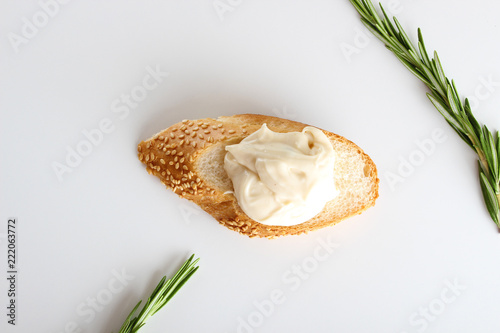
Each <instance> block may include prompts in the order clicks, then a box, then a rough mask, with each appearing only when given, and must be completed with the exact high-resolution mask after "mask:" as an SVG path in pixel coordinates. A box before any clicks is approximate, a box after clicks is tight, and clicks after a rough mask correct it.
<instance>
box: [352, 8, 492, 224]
mask: <svg viewBox="0 0 500 333" xmlns="http://www.w3.org/2000/svg"><path fill="white" fill-rule="evenodd" d="M349 1H350V2H351V3H352V5H353V6H354V7H355V8H356V10H357V11H358V13H359V14H360V15H361V21H362V22H363V23H364V25H365V26H366V27H367V28H368V29H369V30H370V31H371V32H372V33H373V34H374V35H375V36H376V37H377V38H378V39H380V40H381V41H382V42H383V43H384V44H385V46H386V47H387V48H388V49H389V50H390V51H391V52H392V53H394V55H396V57H397V58H398V59H399V60H400V61H401V62H402V63H403V65H405V66H406V68H408V69H409V70H410V71H411V72H412V73H413V74H415V76H416V77H418V78H419V79H420V80H421V81H422V82H423V83H425V85H426V86H427V87H428V88H429V89H430V93H427V96H428V97H429V99H430V101H431V102H432V104H434V106H435V107H436V109H437V110H438V111H439V112H440V113H441V115H443V117H444V118H445V119H446V121H447V122H448V124H450V126H451V127H452V128H453V129H454V130H455V132H457V134H458V135H459V136H460V137H461V138H462V139H463V140H464V141H465V142H466V143H467V144H468V145H469V146H470V147H471V148H472V149H473V150H474V151H475V152H476V153H477V155H478V157H479V179H480V183H481V190H482V192H483V197H484V201H485V203H486V207H487V208H488V212H489V213H490V215H491V218H492V219H493V221H494V222H495V223H496V224H497V226H498V228H500V133H499V132H498V131H496V134H492V133H491V132H490V130H489V129H488V128H487V127H486V126H485V125H483V126H481V125H480V124H479V122H478V121H477V120H476V119H475V118H474V115H473V114H472V111H471V107H470V104H469V101H468V99H467V98H466V99H465V101H464V103H462V101H461V98H460V95H459V94H458V92H457V88H456V87H455V82H454V81H453V80H451V82H450V80H449V79H448V78H447V77H446V75H445V74H444V70H443V67H442V66H441V62H440V61H439V57H438V55H437V52H435V51H434V57H433V58H432V59H430V58H429V56H428V54H427V50H426V48H425V44H424V39H423V37H422V32H421V30H420V28H419V29H418V46H417V47H416V46H414V45H413V43H412V42H411V41H410V38H409V37H408V35H407V34H406V32H405V31H404V29H403V28H402V26H401V24H400V23H399V21H398V20H397V19H396V18H395V17H394V18H393V20H394V24H393V23H392V22H391V20H390V19H389V17H388V16H387V13H386V11H385V10H384V8H383V7H382V5H381V4H379V5H380V9H381V11H382V16H380V15H379V14H378V13H377V11H376V9H375V7H374V6H373V4H372V2H371V1H370V0H349Z"/></svg>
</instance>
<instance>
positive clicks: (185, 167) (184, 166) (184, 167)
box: [182, 165, 189, 180]
mask: <svg viewBox="0 0 500 333" xmlns="http://www.w3.org/2000/svg"><path fill="white" fill-rule="evenodd" d="M182 168H183V169H184V170H189V169H188V167H187V165H183V166H182ZM186 180H187V179H186Z"/></svg>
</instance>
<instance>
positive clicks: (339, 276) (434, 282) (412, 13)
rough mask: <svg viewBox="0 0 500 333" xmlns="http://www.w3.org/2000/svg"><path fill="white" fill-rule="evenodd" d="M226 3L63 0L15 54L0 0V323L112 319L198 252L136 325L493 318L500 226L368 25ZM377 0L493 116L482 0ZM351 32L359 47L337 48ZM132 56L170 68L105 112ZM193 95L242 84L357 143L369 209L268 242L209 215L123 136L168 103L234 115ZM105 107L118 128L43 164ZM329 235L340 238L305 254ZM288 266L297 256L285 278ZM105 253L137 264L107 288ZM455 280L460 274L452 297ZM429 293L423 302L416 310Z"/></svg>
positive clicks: (451, 140)
mask: <svg viewBox="0 0 500 333" xmlns="http://www.w3.org/2000/svg"><path fill="white" fill-rule="evenodd" d="M224 2H225V1H224ZM227 2H229V1H227ZM231 3H233V4H234V6H233V7H232V8H233V10H232V11H228V12H227V13H225V14H224V15H223V18H224V19H223V20H221V19H220V17H219V16H218V14H217V11H216V10H215V9H214V7H213V1H212V0H206V1H182V2H181V1H105V2H104V3H103V2H96V1H90V2H89V1H76V0H75V1H71V2H69V3H68V4H65V5H61V6H60V8H59V11H58V12H57V13H56V14H55V15H54V16H53V17H51V18H50V19H49V20H48V22H47V24H46V25H45V26H44V27H43V28H40V29H39V31H38V33H37V34H36V35H34V36H33V37H32V38H31V39H29V40H28V42H27V43H26V44H22V45H20V46H19V50H18V51H19V52H17V53H16V52H15V51H14V48H13V47H12V45H11V43H10V42H9V39H8V36H9V33H10V32H12V33H16V34H18V35H20V34H21V33H22V31H21V30H22V28H23V24H24V23H23V17H26V18H27V19H28V20H32V17H33V15H36V14H37V13H38V12H40V10H41V9H40V5H39V4H38V2H37V1H23V2H12V1H11V2H7V1H3V2H2V4H1V9H0V18H1V19H0V22H1V23H0V24H1V26H0V29H1V31H0V33H1V35H2V38H1V39H0V50H1V51H0V56H1V61H0V94H1V95H0V100H1V104H0V108H1V119H0V126H1V127H0V130H1V138H2V143H1V145H0V149H1V150H0V153H1V156H2V161H1V169H0V184H1V187H0V189H1V190H0V194H1V197H0V211H1V216H0V218H1V220H2V227H1V228H2V229H1V230H0V233H2V234H3V233H5V229H6V227H5V224H6V221H7V218H8V217H17V218H18V220H19V223H20V226H19V229H18V239H19V242H18V246H19V255H18V260H19V285H18V291H19V297H18V318H17V320H18V325H17V326H15V327H12V326H11V325H8V324H7V323H6V316H5V312H6V310H5V308H4V307H3V306H2V308H4V310H1V311H0V312H1V313H0V315H1V316H0V318H2V320H1V323H0V331H1V332H57V333H60V332H70V331H71V330H70V329H69V328H71V325H72V324H71V323H72V322H74V323H76V325H77V329H75V330H74V331H75V332H78V331H80V332H111V331H112V330H113V331H114V332H117V331H118V329H119V326H120V325H121V323H122V322H123V320H124V319H125V317H126V315H127V314H128V312H129V311H130V309H131V308H132V307H133V306H134V305H135V303H136V302H137V301H138V300H139V299H145V298H146V297H147V295H149V293H150V292H151V290H152V288H153V287H154V285H155V284H156V282H157V281H158V280H159V278H160V277H161V276H162V275H163V274H167V275H171V274H172V273H173V272H174V271H175V270H176V269H177V268H178V267H179V265H180V263H181V262H182V261H184V260H185V259H186V258H187V257H188V255H189V254H190V253H193V252H194V253H196V255H197V256H199V257H201V261H200V270H199V271H198V273H197V274H196V275H195V276H194V277H193V279H192V280H191V281H190V282H189V283H188V284H187V285H186V286H185V288H184V289H183V290H182V291H181V292H180V293H179V294H178V295H176V297H175V298H174V299H173V300H172V301H171V303H170V304H168V305H167V306H166V308H165V309H163V310H162V311H161V312H159V313H158V314H157V315H155V316H154V317H153V318H152V319H151V320H150V321H149V322H148V324H147V325H146V326H145V327H144V329H143V330H142V331H143V332H144V333H147V332H238V325H239V319H238V318H243V320H245V321H246V322H247V323H248V320H249V317H250V322H251V323H253V324H254V326H255V327H250V329H248V327H247V328H246V329H240V332H397V333H402V332H407V333H411V332H424V331H425V332H498V331H499V330H500V322H499V321H498V310H499V309H500V284H499V277H500V255H499V253H500V236H499V233H498V231H497V229H496V227H495V225H494V223H493V222H492V221H491V220H490V218H489V216H488V214H487V211H486V209H485V207H484V204H483V201H482V198H481V195H480V188H479V184H478V181H477V175H476V173H477V166H476V160H475V156H474V154H473V153H472V152H471V151H469V148H468V147H467V146H466V145H465V144H464V143H463V142H461V140H460V139H459V138H458V137H457V136H456V135H455V134H454V132H452V130H451V129H450V128H449V127H448V125H447V124H446V123H445V121H444V120H443V119H442V118H441V116H440V115H439V114H438V112H437V111H436V110H435V109H434V108H433V107H432V105H431V104H430V102H429V101H428V100H427V99H426V97H425V91H426V89H425V87H423V86H422V84H420V83H419V82H418V81H417V79H416V78H414V77H413V76H412V75H411V74H410V73H408V72H407V70H406V69H405V68H404V67H403V66H402V65H400V64H399V62H398V61H397V60H396V59H395V58H394V57H393V56H392V55H391V54H390V53H389V52H388V51H386V50H385V49H384V48H383V46H382V45H381V44H380V43H379V42H378V41H377V40H376V39H375V38H374V37H372V36H371V35H369V33H368V32H367V31H366V30H365V29H364V28H363V27H362V25H361V23H360V22H359V18H358V15H357V13H356V12H355V11H354V9H353V8H352V7H351V5H350V4H349V2H348V1H347V0H345V1H327V0H316V1H284V0H281V1H278V0H276V1H269V0H267V1H231ZM383 3H385V4H387V6H392V7H393V8H396V10H395V11H396V13H397V17H398V18H399V20H400V21H401V22H402V24H403V26H404V27H405V28H406V30H407V31H408V32H409V33H410V34H411V36H412V38H415V34H416V33H415V31H416V28H417V27H418V26H420V27H422V29H423V33H424V37H425V39H426V42H427V46H428V49H430V50H433V49H437V50H438V51H439V54H440V57H441V60H442V62H443V65H444V67H445V70H446V71H447V74H448V76H449V77H453V78H455V80H456V82H457V85H458V87H459V90H460V91H461V93H462V94H464V95H468V96H474V95H476V96H477V100H478V101H479V102H480V103H479V108H478V109H477V110H476V114H477V118H478V119H479V120H480V121H482V122H484V123H486V124H488V126H489V127H490V128H493V129H495V128H496V129H500V116H499V112H500V111H499V110H500V109H499V107H500V86H499V85H498V83H496V86H495V85H493V86H491V87H489V88H490V91H489V90H488V89H487V87H485V86H484V83H482V81H481V80H482V79H481V78H487V77H488V76H490V77H491V78H492V80H493V81H494V82H500V62H499V61H498V59H500V43H499V39H500V27H499V26H498V11H499V10H500V5H499V3H498V2H497V1H493V0H481V1H475V2H474V3H472V2H470V1H454V2H453V3H451V2H450V1H446V0H433V1H430V0H420V1H413V0H400V1H397V0H396V1H384V2H383ZM389 3H390V4H389ZM359 31H361V33H360V32H359ZM360 34H364V35H366V37H363V36H362V35H360ZM346 44H349V45H351V46H352V47H356V52H357V53H354V54H352V55H351V57H350V58H349V59H348V57H346V56H345V55H344V54H343V53H342V51H341V49H342V47H344V48H345V46H346ZM348 60H350V61H348ZM147 67H150V68H152V69H154V68H156V67H158V68H159V69H160V70H161V71H164V72H169V73H170V75H169V77H167V78H165V79H163V82H162V83H161V84H159V85H158V87H157V88H156V89H154V90H152V91H150V92H149V94H148V96H147V98H146V99H145V100H144V101H143V102H141V103H140V104H139V105H138V106H137V107H136V108H135V109H133V110H131V111H130V113H129V114H128V116H127V117H125V118H124V119H120V118H119V115H120V113H114V112H113V111H112V106H111V105H112V103H113V102H114V101H115V100H116V99H119V98H120V96H121V95H122V94H130V92H131V90H132V89H133V88H134V87H136V86H140V85H141V84H142V80H143V78H144V77H145V76H146V75H147V73H148V72H147V70H146V68H147ZM151 82H152V81H151ZM200 96H201V97H200ZM204 96H209V97H210V98H211V99H213V100H219V101H220V100H223V99H224V100H225V99H233V98H236V97H238V98H246V99H248V100H249V104H248V105H250V102H252V103H257V104H259V105H261V109H259V108H257V107H256V108H254V109H250V111H252V110H253V111H258V112H263V113H266V114H270V115H275V114H278V115H282V116H286V117H288V118H292V119H296V120H299V121H302V122H306V123H308V124H312V125H316V126H319V127H322V128H325V129H327V130H330V131H333V132H336V133H339V134H341V135H343V136H345V137H347V138H349V139H350V140H352V141H354V142H356V143H357V144H358V145H359V146H360V147H362V148H363V149H364V150H365V151H366V152H367V153H368V154H369V155H370V156H371V157H372V158H373V160H374V161H375V162H376V164H377V166H378V169H379V175H380V179H381V188H380V198H379V200H378V201H377V204H376V206H375V207H374V208H371V209H370V210H368V211H367V212H365V213H363V214H362V215H360V216H357V217H355V218H352V219H350V220H347V221H344V222H342V223H340V224H339V225H337V226H335V227H332V228H327V229H323V230H321V231H317V232H313V233H311V234H309V235H304V236H299V237H285V238H281V239H277V240H272V241H269V240H265V239H249V238H247V237H244V236H241V235H239V234H237V233H235V232H232V231H230V230H228V229H226V228H224V227H222V226H220V225H219V224H218V223H217V222H215V221H214V220H213V219H212V218H210V217H209V216H207V215H206V214H204V213H203V212H200V211H199V210H198V209H197V207H195V206H193V205H192V204H190V203H189V202H187V201H184V200H181V199H179V198H178V197H177V196H176V195H174V194H173V193H171V192H169V191H167V190H166V189H165V188H164V186H163V185H162V184H161V183H160V182H159V181H158V180H157V179H156V178H155V177H153V176H151V175H148V174H147V173H146V171H145V169H144V167H143V166H142V165H141V164H140V163H139V161H138V159H137V157H136V144H137V143H138V142H139V141H140V140H143V139H145V138H147V137H149V136H151V135H152V134H154V133H156V132H157V131H159V130H161V129H163V128H165V127H167V126H169V125H171V124H173V123H174V122H177V121H179V120H181V119H184V118H192V119H195V118H199V117H216V116H219V115H229V114H232V113H238V112H241V111H248V108H247V109H246V110H245V108H243V107H240V108H236V107H235V108H233V109H228V108H216V107H210V106H209V105H208V104H206V105H205V106H203V104H204V103H205V100H206V97H204ZM200 101H201V102H200ZM200 104H202V106H194V105H200ZM122 115H123V114H122ZM104 118H108V119H110V121H111V122H112V124H113V126H114V131H113V132H111V133H109V134H106V135H105V136H104V138H103V140H102V143H100V144H99V145H98V146H97V147H94V148H93V150H92V153H91V154H89V155H88V156H87V157H85V158H84V159H83V161H82V162H81V164H80V165H79V166H77V167H75V168H74V169H73V170H72V172H71V173H66V174H64V175H63V181H62V182H60V181H58V178H57V177H56V174H55V172H54V171H53V169H52V166H51V165H52V163H53V162H59V163H65V162H64V160H65V157H66V153H67V151H66V149H67V146H69V147H71V148H73V149H75V147H76V146H77V145H78V144H79V143H80V142H82V140H84V139H85V137H84V136H83V134H82V131H83V130H85V129H86V130H91V129H93V128H96V127H97V126H98V124H99V122H101V121H102V120H103V119H104ZM435 129H440V130H442V132H443V135H444V136H446V138H447V139H446V140H444V142H441V143H437V144H436V145H435V149H434V151H433V152H432V153H430V154H429V156H425V160H424V161H423V162H422V163H421V165H419V166H417V167H415V169H414V170H413V172H411V174H409V175H408V176H407V177H404V182H400V183H398V184H396V185H395V186H394V187H393V188H391V186H390V182H389V181H388V179H387V174H388V173H389V172H392V173H394V174H397V173H398V167H399V165H400V163H401V162H400V158H404V159H408V158H409V157H410V156H414V157H415V156H417V155H418V153H417V150H418V146H417V145H416V143H415V141H418V140H420V141H422V140H428V139H431V138H432V133H433V131H434V130H435ZM412 154H413V155H412ZM1 236H5V235H1ZM328 240H330V241H333V242H334V243H335V244H336V246H337V247H336V248H334V249H333V250H332V253H331V254H330V255H326V253H327V252H324V251H323V250H321V249H320V250H321V251H322V252H318V251H320V250H316V249H317V248H318V246H319V244H320V243H321V242H323V243H325V242H328ZM0 242H1V244H0V246H1V250H0V253H1V255H0V258H2V259H1V260H0V262H1V264H0V267H1V271H2V273H1V274H0V275H1V276H4V274H6V273H4V272H5V271H6V240H5V238H0ZM315 254H316V256H317V255H320V256H321V259H322V260H323V259H324V260H323V261H320V262H319V263H318V261H317V259H315V257H314V255H315ZM315 263H317V265H315ZM297 265H298V266H301V265H305V266H306V269H308V270H309V271H311V273H310V274H309V275H308V276H307V277H306V275H300V276H302V278H300V277H299V275H297V273H294V272H293V271H292V269H293V267H294V266H297ZM122 270H124V271H125V272H126V274H127V275H129V276H132V277H134V279H133V280H132V281H129V282H126V285H124V286H122V285H121V284H120V283H119V282H118V280H116V279H115V278H114V275H113V271H114V272H115V273H116V272H120V271H122ZM0 281H1V282H0V295H1V296H0V304H6V302H7V296H6V291H7V283H6V279H4V278H2V279H0ZM454 282H458V284H459V285H460V286H465V288H466V289H465V290H458V291H455V293H453V291H452V290H450V289H449V288H450V287H449V286H448V284H450V283H451V284H453V283H454ZM110 288H111V290H113V291H114V292H111V291H109V290H110ZM118 290H121V291H118ZM280 292H281V293H282V296H281V298H279V300H280V301H282V302H281V304H277V305H275V306H274V309H273V310H272V311H270V309H269V308H268V309H267V310H266V309H264V310H258V307H257V306H256V305H255V302H257V303H261V304H262V302H263V303H264V304H268V302H269V300H270V299H271V298H273V299H274V298H276V295H279V294H280ZM271 294H273V296H272V297H271ZM109 295H112V297H111V299H105V298H106V296H109ZM98 296H99V297H100V300H101V302H104V303H107V304H105V305H102V307H101V306H100V305H99V304H97V308H98V309H99V311H97V310H91V307H90V305H89V304H88V303H87V302H89V301H91V299H92V298H96V297H98ZM103 297H104V298H103ZM265 300H267V301H265ZM443 300H444V301H446V302H448V303H445V302H444V301H443ZM429 307H431V312H429V313H430V315H428V317H427V318H428V319H424V318H425V317H423V316H422V315H421V314H419V311H425V308H429ZM259 311H261V312H260V314H258V313H259ZM268 312H272V313H268ZM262 313H265V314H267V315H264V314H262ZM432 313H434V315H432ZM431 316H432V317H431ZM431 318H432V319H431ZM259 319H262V320H261V321H260V322H259V321H258V320H259ZM252 320H253V321H252ZM424 324H426V325H427V326H425V325H424ZM249 325H250V324H249ZM66 328H68V329H66Z"/></svg>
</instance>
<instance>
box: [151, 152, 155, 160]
mask: <svg viewBox="0 0 500 333" xmlns="http://www.w3.org/2000/svg"><path fill="white" fill-rule="evenodd" d="M150 156H151V157H150V159H151V161H154V159H155V154H153V153H151V154H150Z"/></svg>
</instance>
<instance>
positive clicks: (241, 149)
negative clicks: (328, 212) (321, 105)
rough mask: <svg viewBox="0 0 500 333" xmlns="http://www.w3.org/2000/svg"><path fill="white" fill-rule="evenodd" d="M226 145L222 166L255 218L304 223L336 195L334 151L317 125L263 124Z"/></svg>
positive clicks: (242, 204) (276, 222)
mask: <svg viewBox="0 0 500 333" xmlns="http://www.w3.org/2000/svg"><path fill="white" fill-rule="evenodd" d="M226 150H227V153H226V156H225V158H224V168H225V170H226V172H227V174H228V176H229V178H231V181H232V183H233V188H234V195H235V197H236V199H237V200H238V204H239V205H240V207H241V209H242V210H243V211H244V212H245V214H247V215H248V216H249V217H250V218H251V219H253V220H255V221H257V222H260V223H263V224H266V225H277V226H292V225H296V224H300V223H303V222H305V221H307V220H309V219H311V218H312V217H314V216H315V215H317V214H318V213H319V212H321V210H322V209H323V208H324V206H325V204H326V203H327V202H328V201H330V200H332V199H333V198H334V197H336V196H337V195H338V191H337V189H336V188H335V182H334V178H333V175H334V162H335V152H334V150H333V147H332V145H331V143H330V140H329V139H328V138H327V137H326V135H325V134H324V133H323V132H322V131H321V130H319V129H317V128H314V127H305V128H304V129H303V130H302V132H289V133H276V132H273V131H271V130H270V129H269V128H267V126H266V124H264V125H262V127H261V128H260V129H259V130H258V131H256V132H254V133H252V134H251V135H249V136H248V137H247V138H245V139H243V140H242V141H241V142H240V143H238V144H234V145H229V146H226Z"/></svg>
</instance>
